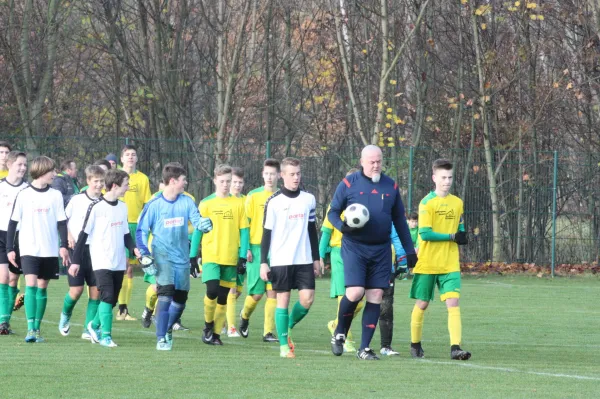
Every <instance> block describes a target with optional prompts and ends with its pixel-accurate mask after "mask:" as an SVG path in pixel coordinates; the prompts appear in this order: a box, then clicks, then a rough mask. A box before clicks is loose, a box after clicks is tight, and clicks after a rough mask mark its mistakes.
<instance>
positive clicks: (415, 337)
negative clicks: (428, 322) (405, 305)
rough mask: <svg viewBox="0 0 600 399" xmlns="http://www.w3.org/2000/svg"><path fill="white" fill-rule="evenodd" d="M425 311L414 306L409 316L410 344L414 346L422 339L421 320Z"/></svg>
mask: <svg viewBox="0 0 600 399" xmlns="http://www.w3.org/2000/svg"><path fill="white" fill-rule="evenodd" d="M424 318H425V311H424V310H422V309H421V308H420V307H418V306H417V305H415V307H414V308H413V311H412V315H411V316H410V342H412V343H413V344H416V343H417V342H421V339H422V338H423V319H424Z"/></svg>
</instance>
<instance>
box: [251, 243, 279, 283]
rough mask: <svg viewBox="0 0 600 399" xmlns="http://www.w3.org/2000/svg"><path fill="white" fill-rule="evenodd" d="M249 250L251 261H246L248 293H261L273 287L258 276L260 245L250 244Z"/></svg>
mask: <svg viewBox="0 0 600 399" xmlns="http://www.w3.org/2000/svg"><path fill="white" fill-rule="evenodd" d="M250 251H251V252H252V262H248V263H246V275H247V277H248V282H247V287H248V295H263V294H264V293H265V292H267V290H272V289H273V287H272V286H271V283H266V282H264V281H263V280H262V279H261V278H260V245H257V244H250Z"/></svg>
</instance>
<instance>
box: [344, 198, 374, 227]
mask: <svg viewBox="0 0 600 399" xmlns="http://www.w3.org/2000/svg"><path fill="white" fill-rule="evenodd" d="M344 216H345V218H346V224H347V225H348V226H350V227H356V228H360V227H363V226H364V225H365V224H367V222H368V221H369V210H368V209H367V207H366V206H364V205H362V204H352V205H350V206H349V207H348V208H346V210H345V211H344Z"/></svg>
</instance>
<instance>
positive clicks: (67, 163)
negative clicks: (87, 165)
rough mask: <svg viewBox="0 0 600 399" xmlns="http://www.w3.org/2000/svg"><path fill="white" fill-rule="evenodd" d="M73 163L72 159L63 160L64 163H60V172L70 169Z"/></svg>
mask: <svg viewBox="0 0 600 399" xmlns="http://www.w3.org/2000/svg"><path fill="white" fill-rule="evenodd" d="M74 162H75V161H73V160H72V159H65V160H64V161H62V163H61V164H60V170H67V169H71V164H72V163H74Z"/></svg>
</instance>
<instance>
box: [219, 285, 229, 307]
mask: <svg viewBox="0 0 600 399" xmlns="http://www.w3.org/2000/svg"><path fill="white" fill-rule="evenodd" d="M228 295H229V288H227V287H219V294H218V295H217V304H219V305H227V296H228Z"/></svg>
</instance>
